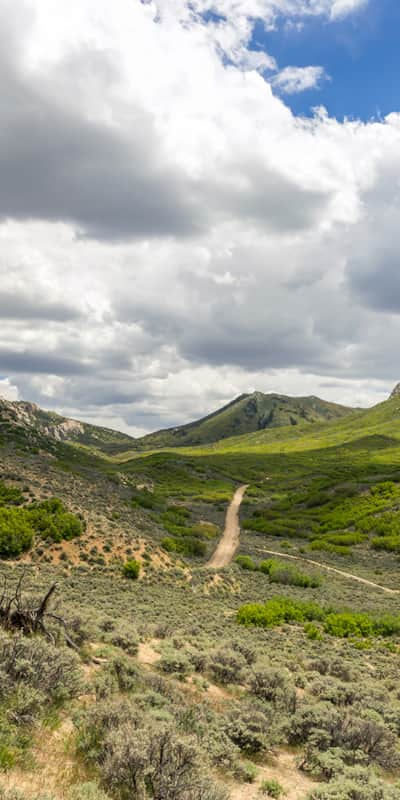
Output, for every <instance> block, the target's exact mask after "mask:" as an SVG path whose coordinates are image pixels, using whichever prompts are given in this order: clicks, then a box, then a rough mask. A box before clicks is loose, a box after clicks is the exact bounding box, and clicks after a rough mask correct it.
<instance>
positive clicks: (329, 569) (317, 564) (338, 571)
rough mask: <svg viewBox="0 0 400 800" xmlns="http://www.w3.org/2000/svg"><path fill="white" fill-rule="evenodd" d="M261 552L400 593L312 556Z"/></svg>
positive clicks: (383, 589)
mask: <svg viewBox="0 0 400 800" xmlns="http://www.w3.org/2000/svg"><path fill="white" fill-rule="evenodd" d="M260 552H261V553H266V554H267V555H270V556H277V557H278V558H290V559H291V560H292V561H302V562H303V563H304V564H312V565H313V566H314V567H319V568H320V569H325V570H327V572H335V573H336V575H341V576H342V578H348V579H349V580H351V581H356V582H357V583H363V584H364V586H372V588H373V589H380V590H381V591H382V592H386V594H400V589H389V588H388V587H387V586H381V585H380V584H379V583H374V582H373V581H369V580H367V578H360V577H359V575H352V573H351V572H344V571H343V570H342V569H336V567H328V565H327V564H321V563H320V562H319V561H312V559H311V558H303V557H302V556H290V555H288V554H286V553H276V552H275V551H274V550H260Z"/></svg>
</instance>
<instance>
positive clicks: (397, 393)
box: [390, 383, 400, 400]
mask: <svg viewBox="0 0 400 800" xmlns="http://www.w3.org/2000/svg"><path fill="white" fill-rule="evenodd" d="M398 397H400V383H398V384H396V386H395V387H394V389H393V392H392V394H391V395H390V400H395V399H397V398H398Z"/></svg>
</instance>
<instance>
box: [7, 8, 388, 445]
mask: <svg viewBox="0 0 400 800" xmlns="http://www.w3.org/2000/svg"><path fill="white" fill-rule="evenodd" d="M352 8H353V10H355V4H354V3H353V5H352ZM334 9H335V4H334V3H333V2H328V0H326V1H325V0H313V1H312V0H309V2H306V0H304V2H300V0H299V2H295V1H294V0H293V2H290V0H285V2H283V1H282V2H278V1H277V2H272V1H271V2H267V0H265V1H264V0H246V2H244V0H243V2H241V0H235V2H234V1H233V0H218V2H213V3H211V2H207V3H206V2H200V0H198V2H196V3H192V4H191V5H190V6H189V4H188V3H186V2H183V0H182V1H180V0H168V2H166V1H165V2H163V3H161V2H160V3H158V4H157V5H156V4H155V3H133V4H132V3H131V2H129V1H128V0H115V8H114V6H113V13H112V14H111V13H110V6H109V3H108V2H107V1H106V0H96V2H95V0H80V1H79V2H78V0H71V2H70V3H69V5H68V11H66V10H64V12H63V11H62V10H61V11H60V8H59V7H58V6H57V4H54V2H53V0H51V1H50V0H40V2H39V0H31V2H29V3H18V4H15V3H11V2H6V4H5V9H4V14H3V15H2V26H3V37H7V42H8V43H9V46H8V47H7V48H3V49H2V51H1V53H2V55H1V57H0V70H1V75H2V85H3V87H4V92H3V95H2V97H3V102H2V103H1V105H0V117H1V119H0V122H1V124H0V169H1V172H2V183H1V185H0V213H1V218H2V222H1V224H0V249H1V261H0V275H1V291H0V317H1V323H0V370H1V376H2V380H6V381H8V383H6V384H4V386H5V387H7V386H10V387H15V389H12V388H11V389H10V391H11V392H12V391H18V392H19V395H20V396H21V397H25V398H27V399H32V400H35V401H37V402H39V403H40V404H42V405H43V406H48V405H50V406H51V407H53V408H56V409H58V410H60V411H61V412H63V413H67V414H70V415H71V416H75V417H78V418H79V417H81V418H83V419H87V420H88V421H96V422H100V423H101V424H106V425H107V424H109V425H118V426H121V427H124V428H126V429H127V430H130V431H133V430H138V429H140V430H144V429H146V430H148V429H155V428H159V427H160V426H161V425H172V424H176V423H178V422H180V421H186V420H189V419H193V418H195V417H196V416H198V415H200V414H204V413H207V412H208V411H211V410H212V409H213V407H217V406H218V405H222V404H223V403H225V402H226V401H228V400H229V399H231V398H232V397H233V396H235V395H236V394H240V393H241V392H243V391H249V390H252V389H260V390H264V391H280V392H289V393H294V394H301V395H304V394H307V393H310V394H322V395H323V396H327V397H329V398H330V399H333V400H338V401H340V400H346V402H354V403H360V402H362V403H367V402H373V401H374V400H376V399H382V398H383V396H384V395H385V393H386V392H387V391H388V390H389V388H390V386H391V384H392V383H394V382H395V380H398V378H399V376H398V374H396V370H397V363H398V360H397V352H396V347H397V342H398V340H399V335H400V317H399V314H398V311H399V308H398V301H397V297H398V290H399V285H398V277H397V270H396V257H397V251H398V244H399V242H398V213H399V190H398V187H399V185H400V156H399V153H400V117H399V116H398V115H396V114H393V115H390V116H389V117H388V118H387V119H386V120H383V121H381V122H369V123H366V124H363V123H361V122H358V121H349V120H346V121H344V122H343V123H340V122H338V121H337V120H335V119H331V118H329V116H328V114H327V112H326V111H325V110H324V109H319V110H318V111H317V112H316V113H315V116H314V117H313V118H311V119H303V118H297V117H296V116H294V115H293V113H292V112H291V111H290V109H289V108H288V107H287V106H286V105H285V103H284V101H283V99H282V97H280V96H277V93H276V94H275V93H274V91H273V88H272V87H271V85H270V83H269V80H270V72H271V70H272V68H273V67H274V66H275V65H274V64H273V62H272V60H271V59H270V56H269V54H268V53H265V54H264V55H263V54H261V56H257V57H256V56H255V55H254V52H253V51H252V50H251V49H250V48H251V41H252V38H251V37H252V32H253V29H254V21H255V20H262V21H263V23H264V24H265V25H266V26H274V25H276V24H277V18H278V15H285V19H286V20H289V21H291V22H292V23H293V24H297V23H299V22H301V24H304V25H306V24H307V20H308V18H309V17H310V16H311V15H317V14H320V15H324V17H325V19H326V20H329V19H330V18H331V17H333V15H334V14H335V15H337V14H338V13H339V11H338V4H336V11H334ZM350 10H351V8H350V5H349V4H348V5H347V8H344V7H343V4H342V13H344V12H345V11H346V12H347V11H349V12H350ZM5 54H7V55H5ZM293 69H294V68H293ZM307 69H308V70H309V69H319V68H307ZM307 69H306V70H304V69H302V70H301V74H299V73H297V76H295V78H293V75H292V86H293V85H296V86H297V88H299V86H303V88H304V85H305V83H306V82H307V81H310V80H314V81H315V79H316V75H315V74H314V75H310V74H309V72H307ZM284 73H285V71H283V72H282V73H280V74H279V75H278V77H277V78H275V81H279V80H280V81H281V82H282V81H283V78H282V76H283V75H284ZM320 77H322V75H321V76H320ZM288 81H289V79H288V74H286V85H287V86H289V85H290V81H289V82H288ZM281 89H282V86H281ZM275 90H276V86H275ZM0 391H1V384H0Z"/></svg>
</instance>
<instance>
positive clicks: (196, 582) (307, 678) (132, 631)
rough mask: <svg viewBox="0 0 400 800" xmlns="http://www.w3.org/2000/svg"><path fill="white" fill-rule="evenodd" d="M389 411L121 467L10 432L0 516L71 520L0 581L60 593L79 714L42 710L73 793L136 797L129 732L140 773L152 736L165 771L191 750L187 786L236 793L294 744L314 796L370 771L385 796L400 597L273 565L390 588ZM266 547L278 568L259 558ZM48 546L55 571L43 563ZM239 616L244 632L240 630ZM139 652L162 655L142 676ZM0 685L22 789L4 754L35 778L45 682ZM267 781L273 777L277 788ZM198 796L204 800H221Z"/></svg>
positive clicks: (399, 481)
mask: <svg viewBox="0 0 400 800" xmlns="http://www.w3.org/2000/svg"><path fill="white" fill-rule="evenodd" d="M398 410H399V401H398V400H394V401H390V402H388V403H386V404H383V405H381V406H378V407H377V408H375V409H372V410H371V411H365V412H357V413H354V414H351V415H349V416H347V417H344V418H343V419H341V420H340V421H338V422H336V421H334V422H330V423H327V424H325V425H320V424H319V423H315V424H314V425H309V426H308V427H307V429H306V428H305V427H302V426H301V425H298V426H294V425H292V426H290V427H287V428H276V429H273V430H269V431H258V432H257V433H251V434H248V435H246V436H242V437H237V438H232V439H227V440H225V441H224V442H218V443H216V444H215V445H210V446H207V447H206V446H201V447H196V448H195V447H193V448H190V449H189V448H176V449H175V450H174V449H169V450H168V451H163V452H156V453H155V452H149V453H142V454H138V453H135V454H134V457H132V454H128V453H124V454H121V455H119V454H117V453H115V452H113V453H110V452H108V453H106V454H101V453H99V452H98V451H97V452H96V451H95V450H94V448H93V447H92V446H90V447H87V446H83V445H82V444H79V446H78V445H73V444H68V443H61V444H60V443H58V444H57V443H56V444H54V443H52V444H51V445H47V444H46V442H45V441H41V447H40V452H37V451H36V448H35V446H33V445H32V442H30V441H29V440H27V439H26V437H25V438H24V435H23V434H22V433H21V432H19V434H18V436H17V437H15V438H14V439H13V441H10V439H9V438H8V441H4V445H3V447H2V450H1V454H2V463H3V475H2V478H3V483H2V484H0V505H1V508H2V509H3V510H4V509H6V510H12V511H14V512H16V513H18V512H24V513H28V511H27V508H28V507H29V506H32V513H33V510H34V509H35V508H36V509H37V508H39V509H40V508H42V510H43V509H44V510H46V509H47V511H48V510H49V508H48V506H46V505H45V506H43V505H42V504H43V503H47V504H48V502H49V500H50V498H51V497H53V496H58V497H61V499H62V501H63V506H64V507H65V509H68V510H69V512H71V513H73V514H74V515H78V514H80V515H81V516H80V517H79V519H81V518H83V520H84V523H85V524H84V525H83V530H82V533H81V536H80V537H77V539H76V540H73V541H71V542H51V541H50V542H48V541H46V542H45V547H43V553H42V554H39V553H38V552H37V551H36V550H35V549H33V550H32V553H31V559H32V561H31V563H30V561H29V558H28V557H27V556H24V558H25V559H26V562H25V564H24V565H22V563H19V562H18V561H16V562H12V563H8V562H6V561H3V562H0V571H1V573H2V575H3V576H4V577H6V578H7V581H8V582H9V583H10V584H11V583H12V582H15V581H16V580H18V578H19V577H20V576H21V574H22V572H23V571H24V570H25V575H26V577H25V581H26V583H27V590H28V591H30V592H32V593H33V594H37V593H39V594H40V592H41V591H42V590H43V589H45V588H46V587H48V585H49V584H50V583H53V582H57V585H58V592H59V602H60V606H61V607H60V611H61V612H62V613H63V615H64V616H65V617H66V618H67V620H68V624H69V626H70V629H71V635H72V638H73V639H74V640H75V641H76V642H77V643H78V648H79V656H78V658H79V662H80V665H81V668H84V670H85V675H86V680H87V686H86V688H85V698H86V699H85V703H84V704H83V703H82V702H81V701H80V700H79V699H75V696H73V697H72V695H71V697H58V695H57V698H55V701H54V702H57V703H59V706H57V708H56V709H55V712H54V713H56V712H57V713H61V715H63V717H66V718H67V719H68V720H69V722H70V725H71V731H72V732H71V743H70V750H69V753H70V757H71V759H72V761H74V763H75V760H76V764H77V766H79V770H80V772H79V781H80V782H81V783H82V784H84V783H88V782H91V783H92V785H93V786H94V788H93V791H92V789H91V790H90V791H91V792H92V794H91V795H88V796H90V797H93V800H99V798H100V797H102V798H103V800H104V795H101V794H100V792H106V794H107V795H108V796H109V797H110V798H111V800H114V798H118V797H120V796H124V795H127V794H128V793H129V791H131V789H130V787H129V786H127V784H126V780H128V779H127V773H126V770H125V764H126V763H127V762H126V758H127V750H126V749H125V750H123V749H121V748H123V747H125V745H126V742H127V741H128V739H127V738H126V736H125V734H126V731H127V730H128V729H130V730H135V736H136V731H137V730H139V731H140V736H139V737H138V736H136V738H135V741H131V740H130V739H129V742H130V748H131V749H130V751H129V752H130V753H131V756H132V758H133V754H134V753H136V752H137V751H136V750H135V747H136V746H137V742H140V743H141V744H142V745H143V748H144V749H143V751H142V756H141V757H142V758H144V759H146V758H147V756H148V751H147V750H146V747H148V743H149V741H150V740H151V735H152V734H153V733H154V725H156V727H157V731H159V730H161V729H162V730H163V731H164V732H165V730H166V729H167V730H168V732H169V733H168V736H169V734H170V733H171V732H172V733H171V735H172V738H169V739H168V747H170V748H171V754H172V755H171V758H172V757H173V754H174V753H175V752H176V751H175V749H174V748H175V747H176V737H177V738H178V739H179V740H183V741H184V743H185V744H186V743H187V742H188V740H189V739H190V742H191V744H192V745H193V747H194V751H193V759H194V760H193V764H192V767H191V768H193V770H194V772H193V775H194V776H195V775H198V773H197V772H196V770H198V769H199V768H200V767H201V769H202V773H203V774H205V773H207V774H210V775H211V774H216V775H218V777H219V780H220V781H222V784H229V785H232V782H234V783H235V786H237V787H239V789H240V784H241V782H244V781H246V780H248V779H249V775H250V774H251V773H253V772H254V770H255V769H256V768H259V766H260V764H261V765H263V764H270V763H271V759H270V756H271V753H275V756H276V759H277V761H278V762H279V754H280V752H282V750H281V749H282V748H287V747H296V748H297V749H298V756H299V763H300V764H302V772H303V776H304V775H309V774H310V775H312V776H313V777H314V778H315V780H316V781H317V782H320V783H321V784H322V788H323V787H324V786H325V785H326V786H327V787H328V788H329V786H330V785H331V786H332V787H333V789H332V791H333V790H334V789H335V785H336V784H335V782H336V783H337V780H338V776H342V775H343V776H346V775H347V774H348V770H356V771H357V775H358V776H359V777H354V775H355V773H354V774H353V773H351V777H350V778H347V777H345V780H347V781H350V780H351V782H353V783H354V781H355V782H356V784H357V782H358V784H359V785H358V784H357V787H358V788H357V787H356V788H357V791H358V796H363V794H362V792H363V786H367V785H369V782H371V781H372V778H371V780H370V778H369V777H368V775H367V772H366V770H368V769H369V768H371V769H372V770H374V771H377V773H379V775H380V776H381V777H379V778H378V777H377V778H375V777H374V778H373V780H374V781H378V783H379V786H378V788H377V789H376V796H380V797H382V798H386V795H385V794H384V791H385V792H386V789H385V786H387V785H389V784H388V781H389V782H390V781H393V780H395V779H397V778H398V777H399V776H400V764H399V762H398V750H399V748H400V738H399V726H398V725H397V723H396V720H397V718H398V716H399V713H400V711H399V708H400V706H399V702H400V701H399V696H398V690H397V674H398V659H399V652H400V624H399V619H400V597H398V596H397V595H395V594H393V595H390V594H384V593H383V592H381V591H379V589H374V588H373V587H368V588H367V587H365V586H363V585H361V584H357V583H355V582H352V581H351V580H348V579H345V578H343V577H341V576H340V575H337V574H335V573H329V576H328V574H325V573H322V570H319V569H318V568H313V567H312V566H311V565H307V566H305V565H301V564H297V563H296V562H293V564H288V563H287V562H285V561H284V559H283V558H281V557H280V556H279V554H280V553H282V555H283V554H284V552H285V551H286V549H287V548H290V553H291V554H293V555H294V556H297V555H299V556H304V557H305V558H307V557H308V558H311V559H312V560H315V561H316V562H319V563H321V564H325V565H333V566H337V567H339V568H340V569H342V570H344V571H347V572H351V573H353V574H355V575H359V576H361V577H365V578H368V579H370V580H372V581H374V582H375V583H377V584H381V585H383V586H388V587H393V588H398V587H399V579H398V569H399V560H398V553H399V552H400V550H399V549H398V546H399V545H398V539H399V538H400V533H399V531H400V525H399V524H398V523H399V520H400V511H399V510H400V415H399V414H398ZM9 434H10V431H9ZM5 439H7V437H5ZM46 448H47V449H46ZM49 456H50V457H49ZM245 482H246V483H249V484H250V487H249V489H248V491H247V492H246V496H245V499H244V501H243V504H242V507H241V522H242V534H241V549H240V552H239V554H238V558H237V562H236V563H233V564H232V565H231V566H230V567H227V568H226V569H224V570H222V571H221V572H220V573H218V574H216V573H215V571H212V570H209V569H208V568H207V567H205V561H206V560H207V559H208V557H209V555H210V554H211V552H212V550H213V549H214V548H215V545H216V542H217V539H218V535H219V532H220V531H221V530H222V527H223V523H224V517H225V512H226V507H227V504H228V502H229V501H230V499H231V497H232V495H233V492H234V489H235V488H236V486H237V485H239V484H242V483H245ZM1 486H2V487H3V488H1ZM166 540H167V541H166ZM138 542H139V543H140V546H139V544H138ZM193 543H199V544H200V545H201V547H200V548H199V550H200V551H201V552H200V551H199V550H198V551H197V552H194V549H193V548H192V545H193ZM163 547H164V548H165V547H166V550H164V551H163ZM55 548H59V551H56V550H55ZM68 548H70V549H68ZM72 548H75V550H74V552H75V553H77V554H78V555H77V557H76V560H75V561H74V560H72V559H71V558H70V556H69V553H70V552H71V551H72ZM107 548H108V549H107ZM267 549H268V550H273V551H274V552H275V553H276V555H274V556H273V557H272V558H268V560H267V561H266V558H267V556H266V555H265V553H263V551H264V550H267ZM50 551H51V552H52V553H53V554H54V553H55V552H59V553H62V554H63V555H64V559H60V560H59V561H56V560H54V562H52V563H50V562H48V561H46V560H45V559H46V558H47V557H48V553H49V552H50ZM109 553H110V555H109V557H108V554H109ZM106 556H107V560H106ZM128 562H135V564H136V563H137V564H140V565H141V567H140V580H126V579H124V576H123V565H124V564H126V563H128ZM263 562H266V564H265V566H264V567H263V570H261V565H262V564H263ZM161 565H162V566H163V568H160V567H161ZM134 571H135V572H136V571H137V568H136V566H135V567H134ZM319 573H321V574H324V580H323V581H321V580H320V575H319ZM283 586H284V588H283ZM282 593H284V598H283V599H282ZM243 609H246V611H244V610H243ZM238 614H239V618H240V617H241V616H242V617H243V619H242V620H241V621H244V622H246V623H247V624H244V625H238V622H237V617H238ZM254 622H261V623H262V624H261V625H257V624H254ZM139 640H140V642H141V645H144V646H148V647H155V648H156V650H158V651H159V652H160V659H159V660H157V661H155V662H154V663H152V664H149V663H147V664H146V665H144V664H141V662H140V648H139V656H138V654H137V645H138V641H139ZM58 648H60V652H61V653H62V654H65V651H64V649H63V645H62V644H58V645H56V649H57V652H58ZM93 654H95V657H96V658H97V660H96V662H92V660H91V659H92V656H93ZM49 661H50V659H49ZM371 665H373V668H371ZM1 677H2V681H0V692H1V691H3V692H4V691H6V690H7V692H9V694H8V695H7V697H6V698H5V700H4V704H3V705H1V704H2V703H3V701H2V700H1V698H0V724H1V725H3V729H2V731H3V730H4V732H5V733H6V734H7V737H6V739H5V743H6V750H5V751H4V752H3V753H2V756H1V757H2V758H3V762H4V763H3V767H4V768H5V767H7V766H8V767H9V773H8V778H9V776H12V775H13V774H15V775H17V772H16V771H15V768H14V767H13V764H12V763H11V762H10V759H11V760H12V759H14V761H13V763H14V764H15V765H17V764H21V762H22V761H25V763H26V764H27V765H28V772H29V759H28V754H29V748H30V745H31V741H32V736H35V735H36V734H37V735H38V737H39V738H40V732H41V725H42V724H44V717H43V709H44V708H45V707H46V702H45V699H44V698H43V697H42V696H39V695H38V694H37V691H40V686H39V689H38V688H37V687H35V686H33V687H32V686H31V685H30V684H29V686H28V689H26V688H24V689H20V690H19V692H18V693H16V694H15V693H14V688H15V687H14V684H11V683H10V682H9V683H7V680H8V679H7V678H6V677H4V676H1ZM28 679H29V680H30V678H29V676H28ZM28 679H27V680H28ZM2 687H6V689H4V688H2ZM7 687H8V688H7ZM33 689H34V690H35V691H34V692H33ZM74 691H75V690H74ZM79 691H81V690H79ZM93 697H95V698H96V703H95V704H92V702H91V700H90V698H93ZM28 700H29V708H30V709H31V713H32V717H31V719H30V720H29V719H27V717H26V714H25V711H26V706H27V702H28ZM34 703H36V706H35V705H34ZM84 706H86V707H84ZM21 708H22V709H23V711H24V713H23V714H22V716H21ZM52 708H53V706H52ZM35 709H36V710H35ZM10 714H11V716H10ZM16 715H17V716H18V715H19V716H18V720H19V721H18V722H17V723H14V720H15V719H16ZM10 720H11V722H10ZM102 720H103V721H104V720H106V721H107V720H108V721H109V726H108V728H107V726H106V728H104V727H102V725H103V722H102ZM128 723H129V724H128ZM7 726H8V727H7ZM10 726H11V727H10ZM121 731H122V733H121ZM165 735H167V734H165ZM157 736H158V734H157ZM124 737H125V738H124ZM190 737H192V738H190ZM3 738H4V736H3ZM155 740H157V741H158V739H157V737H156V738H155ZM85 742H86V743H89V744H90V745H91V746H90V747H88V748H86V745H85ZM104 743H105V744H104ZM92 745H93V747H92ZM103 745H104V747H105V749H104V750H102V749H101V748H102V747H103ZM71 748H72V749H71ZM74 748H75V749H74ZM76 748H77V750H76ZM85 748H86V749H85ZM89 751H90V752H89ZM49 752H51V748H50V749H49ZM185 752H186V751H185ZM139 755H140V753H139ZM111 759H114V760H113V761H112V760H111ZM7 761H8V764H7V763H6V762H7ZM139 761H140V759H139ZM249 765H250V766H249ZM371 774H372V773H371ZM32 775H33V773H32ZM360 775H361V777H360ZM110 776H113V780H114V781H119V783H118V785H117V783H114V785H113V784H112V783H111V777H110ZM298 776H299V777H301V774H300V773H298ZM278 777H279V775H278V774H277V777H276V778H275V777H274V776H273V775H271V779H269V778H268V781H269V780H270V783H271V790H272V791H274V789H273V785H274V780H278ZM196 780H197V778H196ZM257 780H258V783H257V784H256V785H255V786H254V789H255V791H258V787H259V786H261V785H262V784H261V780H262V778H261V776H260V777H259V778H258V779H257ZM124 781H125V783H124ZM75 782H76V781H75ZM1 785H2V774H1V772H0V791H1ZM11 785H12V784H11ZM196 785H197V784H196ZM360 786H361V788H360ZM382 786H383V789H382ZM70 788H71V787H70V786H68V785H66V786H64V785H63V786H60V785H59V784H57V778H54V779H53V778H52V780H51V781H49V783H48V787H47V785H46V791H48V792H49V793H50V794H52V795H53V796H54V798H55V800H58V798H59V797H65V798H68V800H69V794H68V792H69V791H70ZM286 788H288V790H289V791H290V789H291V787H290V786H289V787H286V783H285V789H286ZM153 790H154V791H155V789H154V786H153V785H152V788H151V791H153ZM85 791H86V790H85ZM204 791H205V790H204ZM207 791H208V792H210V791H211V789H209V787H208V788H207ZM212 791H213V792H214V794H211V795H210V794H208V795H207V794H204V795H203V796H207V797H212V798H213V800H214V798H216V800H220V797H221V795H220V794H219V795H218V793H217V790H216V789H215V790H214V789H212ZM218 791H219V790H218ZM276 791H278V789H276ZM354 791H356V790H354ZM378 791H379V792H380V794H377V793H378ZM388 791H389V790H388ZM393 791H395V789H393ZM37 794H39V792H37ZM0 796H1V794H0ZM78 796H79V794H78ZM82 796H83V797H84V796H85V794H83V790H82ZM266 796H273V795H268V794H267V795H266ZM312 796H314V795H312ZM315 796H319V795H315ZM321 796H323V795H321ZM327 796H329V795H327ZM337 796H340V792H339V794H337ZM388 796H389V795H388ZM177 797H178V795H177ZM392 797H396V795H393V794H392V795H391V798H392ZM174 800H175V798H174ZM302 800H303V798H302ZM396 800H397V798H396Z"/></svg>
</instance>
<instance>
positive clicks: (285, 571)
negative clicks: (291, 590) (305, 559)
mask: <svg viewBox="0 0 400 800" xmlns="http://www.w3.org/2000/svg"><path fill="white" fill-rule="evenodd" d="M259 569H260V570H261V572H264V573H265V574H266V575H269V579H270V581H271V583H282V584H284V585H287V586H300V587H302V588H303V589H308V588H313V589H315V588H316V587H317V586H320V585H321V578H320V577H319V576H317V575H308V574H306V573H305V572H301V571H300V570H298V569H297V568H296V567H294V566H293V565H292V564H289V563H288V562H286V561H276V560H274V559H270V560H268V561H262V562H261V564H260V567H259Z"/></svg>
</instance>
